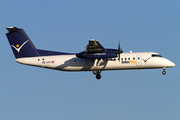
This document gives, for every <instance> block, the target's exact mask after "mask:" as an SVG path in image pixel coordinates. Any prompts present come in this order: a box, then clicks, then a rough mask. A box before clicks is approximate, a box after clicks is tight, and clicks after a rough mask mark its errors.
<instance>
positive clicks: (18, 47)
mask: <svg viewBox="0 0 180 120" xmlns="http://www.w3.org/2000/svg"><path fill="white" fill-rule="evenodd" d="M28 41H29V40H27V41H26V42H24V43H23V44H22V45H21V46H19V44H17V45H16V47H15V46H14V45H11V46H12V47H13V48H14V49H16V50H17V51H18V52H19V51H20V50H21V48H22V47H23V46H24V45H25V44H26V43H27V42H28Z"/></svg>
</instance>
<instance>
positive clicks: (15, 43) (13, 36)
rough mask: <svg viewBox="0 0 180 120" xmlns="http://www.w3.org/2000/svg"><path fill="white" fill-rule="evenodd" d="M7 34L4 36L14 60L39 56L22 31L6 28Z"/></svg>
mask: <svg viewBox="0 0 180 120" xmlns="http://www.w3.org/2000/svg"><path fill="white" fill-rule="evenodd" d="M6 29H7V30H8V31H9V33H7V34H6V36H7V38H8V41H9V43H10V46H11V48H12V51H13V53H14V56H15V58H16V59H17V58H23V57H36V56H40V55H39V53H38V51H37V50H36V47H35V46H34V45H33V43H32V42H31V40H30V39H29V37H28V36H27V34H26V33H25V32H24V30H23V29H19V28H16V27H7V28H6Z"/></svg>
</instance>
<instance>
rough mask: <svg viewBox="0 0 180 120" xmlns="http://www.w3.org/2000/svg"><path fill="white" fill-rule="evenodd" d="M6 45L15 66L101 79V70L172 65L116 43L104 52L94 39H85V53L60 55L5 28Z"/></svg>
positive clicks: (164, 72)
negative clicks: (126, 50) (88, 74)
mask: <svg viewBox="0 0 180 120" xmlns="http://www.w3.org/2000/svg"><path fill="white" fill-rule="evenodd" d="M6 29H7V30H8V31H9V32H8V33H6V36H7V38H8V41H9V43H10V46H11V48H12V51H13V53H14V56H15V60H16V62H18V63H21V64H25V65H31V66H37V67H42V68H49V69H54V70H60V71H92V72H93V74H94V75H96V78H97V79H98V80H99V79H101V72H102V71H105V70H130V69H142V70H144V69H156V68H163V71H162V74H163V75H165V74H166V68H169V67H174V66H175V64H174V63H173V62H171V61H170V60H168V59H166V58H164V57H162V56H161V55H160V54H158V53H156V52H136V53H135V52H132V51H130V52H129V53H124V52H123V51H122V47H121V48H120V43H119V45H118V49H105V48H104V47H103V46H102V45H101V44H100V43H99V42H98V40H95V39H93V40H89V44H88V45H87V46H86V50H84V51H82V52H80V53H76V54H73V53H64V52H55V51H48V50H41V49H36V47H35V46H34V44H33V43H32V41H31V40H30V39H29V37H28V36H27V34H26V33H25V31H24V30H23V29H21V28H17V27H6Z"/></svg>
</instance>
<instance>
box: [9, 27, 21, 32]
mask: <svg viewBox="0 0 180 120" xmlns="http://www.w3.org/2000/svg"><path fill="white" fill-rule="evenodd" d="M6 29H7V30H8V31H9V32H17V31H19V30H20V29H19V28H17V27H7V28H6Z"/></svg>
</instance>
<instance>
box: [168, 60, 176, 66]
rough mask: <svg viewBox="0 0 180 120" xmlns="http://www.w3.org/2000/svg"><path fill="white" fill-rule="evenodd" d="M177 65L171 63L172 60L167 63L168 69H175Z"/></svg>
mask: <svg viewBox="0 0 180 120" xmlns="http://www.w3.org/2000/svg"><path fill="white" fill-rule="evenodd" d="M174 66H175V64H174V63H173V62H171V61H170V60H168V62H167V67H174Z"/></svg>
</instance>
